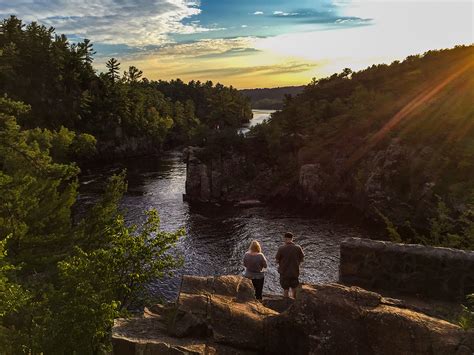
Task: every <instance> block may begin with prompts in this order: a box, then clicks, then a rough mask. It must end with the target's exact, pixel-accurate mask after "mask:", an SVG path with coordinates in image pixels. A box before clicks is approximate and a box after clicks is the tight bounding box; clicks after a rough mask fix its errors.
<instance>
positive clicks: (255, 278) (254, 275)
mask: <svg viewBox="0 0 474 355" xmlns="http://www.w3.org/2000/svg"><path fill="white" fill-rule="evenodd" d="M244 266H245V271H244V276H245V277H247V278H249V279H251V280H252V284H253V287H254V288H255V298H256V299H257V300H262V290H263V282H264V280H265V274H264V273H263V269H265V268H266V267H267V259H265V255H263V253H262V248H261V247H260V243H259V242H258V241H256V240H252V243H250V247H249V250H248V251H247V252H246V253H245V256H244Z"/></svg>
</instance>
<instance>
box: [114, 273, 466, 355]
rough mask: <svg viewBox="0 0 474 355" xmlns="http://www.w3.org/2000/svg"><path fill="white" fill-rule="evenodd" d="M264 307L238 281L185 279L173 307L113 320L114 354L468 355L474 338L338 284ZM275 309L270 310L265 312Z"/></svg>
mask: <svg viewBox="0 0 474 355" xmlns="http://www.w3.org/2000/svg"><path fill="white" fill-rule="evenodd" d="M264 303H265V304H266V305H268V307H266V306H264V305H262V304H261V303H260V302H258V301H257V300H255V298H254V291H253V287H252V284H251V282H250V281H249V280H248V279H245V278H242V277H239V276H219V277H195V276H185V277H183V282H182V286H181V292H180V294H179V297H178V300H177V301H176V303H174V304H170V305H165V306H160V305H156V306H154V307H151V308H149V309H146V310H145V313H144V315H143V316H142V317H139V318H132V319H119V320H117V321H116V324H115V326H114V329H113V346H114V353H115V354H120V355H122V354H123V355H128V354H130V355H134V354H149V355H153V354H170V355H171V354H173V355H174V354H177V355H180V354H223V355H234V354H295V355H298V354H368V355H370V354H380V355H382V354H383V355H385V354H388V355H390V354H394V355H395V354H430V355H436V354H439V355H444V354H457V355H472V353H473V351H474V332H473V331H470V332H467V331H464V330H462V329H461V328H460V327H459V326H457V325H455V324H452V323H449V322H446V321H444V320H440V319H437V318H434V317H430V316H427V315H425V314H423V313H420V312H416V311H414V310H412V309H408V308H404V307H406V306H401V303H397V302H394V300H392V299H385V298H384V297H382V296H381V295H380V294H378V293H375V292H370V291H367V290H364V289H362V288H359V287H349V286H344V285H340V284H326V285H303V287H302V289H301V291H300V292H299V295H298V299H297V300H295V301H290V302H288V301H287V300H284V299H282V298H280V297H277V296H274V297H270V298H268V299H267V300H264ZM270 307H271V308H273V309H271V308H270Z"/></svg>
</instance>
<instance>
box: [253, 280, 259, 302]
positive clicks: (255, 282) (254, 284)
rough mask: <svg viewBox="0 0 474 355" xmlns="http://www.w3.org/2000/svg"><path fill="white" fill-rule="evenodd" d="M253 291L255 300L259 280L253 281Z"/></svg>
mask: <svg viewBox="0 0 474 355" xmlns="http://www.w3.org/2000/svg"><path fill="white" fill-rule="evenodd" d="M252 284H253V289H254V291H255V298H257V288H258V280H257V279H252Z"/></svg>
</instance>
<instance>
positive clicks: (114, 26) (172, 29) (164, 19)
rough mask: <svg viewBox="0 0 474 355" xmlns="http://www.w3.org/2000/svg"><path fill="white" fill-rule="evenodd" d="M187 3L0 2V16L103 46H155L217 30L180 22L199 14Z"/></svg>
mask: <svg viewBox="0 0 474 355" xmlns="http://www.w3.org/2000/svg"><path fill="white" fill-rule="evenodd" d="M199 5H200V3H199V2H198V1H187V0H96V1H90V0H18V1H13V2H12V1H11V0H0V16H2V17H7V16H9V15H12V14H15V15H17V16H18V17H20V18H22V19H23V20H24V21H26V22H30V21H38V22H39V23H42V24H44V25H46V26H53V27H55V28H56V30H57V32H59V33H65V34H67V35H73V36H75V37H82V38H84V37H87V38H90V39H92V40H93V41H96V42H101V43H107V44H127V45H132V46H145V45H158V44H162V43H165V42H167V41H169V36H168V35H169V34H176V33H177V34H192V33H199V32H207V31H213V30H218V29H217V28H205V27H202V26H201V25H200V24H199V22H196V21H193V22H190V23H184V20H186V19H189V18H191V17H192V16H196V15H198V14H200V13H201V10H200V8H199Z"/></svg>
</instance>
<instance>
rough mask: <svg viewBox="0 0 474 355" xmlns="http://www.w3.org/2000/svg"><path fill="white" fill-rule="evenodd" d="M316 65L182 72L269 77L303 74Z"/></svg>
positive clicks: (299, 64)
mask: <svg viewBox="0 0 474 355" xmlns="http://www.w3.org/2000/svg"><path fill="white" fill-rule="evenodd" d="M315 67H316V64H314V63H304V62H288V63H281V64H276V65H261V66H253V67H248V66H241V67H240V66H239V67H227V68H214V69H211V68H208V69H198V70H190V71H186V72H183V75H197V76H199V75H207V76H215V75H218V76H220V77H229V76H249V75H250V76H251V75H259V76H269V75H283V74H289V73H300V72H305V71H308V70H311V69H314V68H315Z"/></svg>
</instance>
